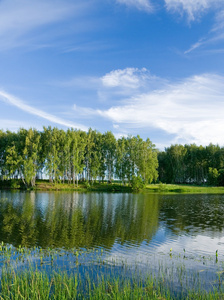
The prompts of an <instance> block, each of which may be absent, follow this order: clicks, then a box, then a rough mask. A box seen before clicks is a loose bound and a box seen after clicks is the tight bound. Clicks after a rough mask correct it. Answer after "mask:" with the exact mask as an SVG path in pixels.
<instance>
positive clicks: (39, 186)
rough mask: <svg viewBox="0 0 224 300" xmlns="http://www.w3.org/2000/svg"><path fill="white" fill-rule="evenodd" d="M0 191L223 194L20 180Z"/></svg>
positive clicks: (194, 188) (185, 187)
mask: <svg viewBox="0 0 224 300" xmlns="http://www.w3.org/2000/svg"><path fill="white" fill-rule="evenodd" d="M0 190H23V191H70V192H106V193H107V192H108V193H138V192H140V193H146V194H147V193H150V194H224V187H215V186H200V185H190V184H163V183H158V184H148V185H146V186H145V187H144V188H143V189H140V190H134V189H133V188H132V187H131V186H129V185H122V184H121V183H116V182H113V183H106V182H104V183H92V184H90V183H87V182H82V183H79V186H78V187H77V186H75V187H74V184H70V183H50V182H49V181H48V180H37V181H36V184H35V186H34V187H32V188H28V189H27V188H26V187H25V186H24V184H23V183H22V181H21V180H19V179H11V180H7V181H0Z"/></svg>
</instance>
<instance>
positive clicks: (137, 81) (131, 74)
mask: <svg viewBox="0 0 224 300" xmlns="http://www.w3.org/2000/svg"><path fill="white" fill-rule="evenodd" d="M146 72H147V70H146V69H145V68H143V69H141V70H139V69H137V68H126V69H123V70H120V69H119V70H114V71H111V72H110V73H107V74H106V75H104V76H103V77H102V78H101V80H102V83H103V85H104V86H105V87H122V88H131V89H136V88H138V87H140V86H141V85H142V84H143V81H144V79H145V76H146Z"/></svg>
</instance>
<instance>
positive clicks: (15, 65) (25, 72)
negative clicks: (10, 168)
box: [0, 0, 224, 149]
mask: <svg viewBox="0 0 224 300" xmlns="http://www.w3.org/2000/svg"><path fill="white" fill-rule="evenodd" d="M223 115H224V1H223V0H104V1H102V0H101V1H100V0H91V1H88V0H82V1H80V0H14V1H9V0H1V1H0V128H2V129H4V130H6V129H9V130H13V131H16V130H18V129H19V128H20V127H24V128H30V127H35V128H37V129H39V130H41V129H42V126H49V125H51V126H56V127H59V128H63V129H67V128H68V127H75V128H80V129H82V130H88V128H89V127H92V128H93V129H96V130H98V131H100V132H105V131H107V130H110V131H112V132H113V133H114V134H115V136H116V137H119V136H122V135H124V136H127V135H128V134H131V135H137V134H139V135H140V136H141V137H143V138H146V137H149V138H150V139H151V140H152V141H153V143H155V144H156V146H157V147H158V148H160V149H163V148H164V147H167V146H169V145H170V144H174V143H181V144H185V143H188V144H189V143H196V144H202V145H207V144H209V143H210V142H212V143H215V144H216V143H219V144H220V145H221V146H223V144H224V117H223Z"/></svg>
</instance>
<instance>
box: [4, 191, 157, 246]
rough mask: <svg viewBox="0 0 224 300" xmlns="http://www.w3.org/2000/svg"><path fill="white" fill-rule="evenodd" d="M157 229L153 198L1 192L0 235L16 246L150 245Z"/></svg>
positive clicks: (126, 195)
mask: <svg viewBox="0 0 224 300" xmlns="http://www.w3.org/2000/svg"><path fill="white" fill-rule="evenodd" d="M6 199H7V200H6ZM158 226H159V201H158V196H156V195H155V196H153V197H150V199H148V197H147V196H146V195H129V194H78V193H35V192H30V193H9V192H5V193H4V192H2V193H1V202H0V236H1V239H2V240H3V241H4V242H7V243H10V244H13V245H14V246H18V245H22V246H34V245H38V246H41V247H44V248H46V247H49V246H51V247H56V248H62V247H65V248H73V247H84V248H89V247H97V246H103V247H104V248H108V249H109V248H111V247H112V246H113V245H114V243H115V241H116V242H117V243H120V244H123V243H127V242H129V243H131V244H135V245H138V244H141V243H142V241H146V242H148V243H149V242H150V240H151V239H152V237H153V236H154V235H155V233H156V232H157V230H158Z"/></svg>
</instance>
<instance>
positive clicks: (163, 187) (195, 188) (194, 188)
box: [144, 183, 224, 194]
mask: <svg viewBox="0 0 224 300" xmlns="http://www.w3.org/2000/svg"><path fill="white" fill-rule="evenodd" d="M144 191H145V192H150V193H162V194H163V193H164V194H166V193H174V194H175V193H184V194H224V187H211V186H199V185H189V184H162V183H159V184H150V185H147V186H146V188H145V189H144Z"/></svg>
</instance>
